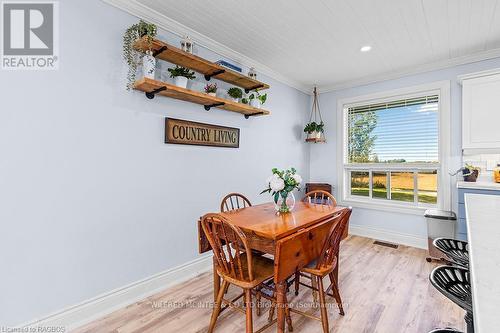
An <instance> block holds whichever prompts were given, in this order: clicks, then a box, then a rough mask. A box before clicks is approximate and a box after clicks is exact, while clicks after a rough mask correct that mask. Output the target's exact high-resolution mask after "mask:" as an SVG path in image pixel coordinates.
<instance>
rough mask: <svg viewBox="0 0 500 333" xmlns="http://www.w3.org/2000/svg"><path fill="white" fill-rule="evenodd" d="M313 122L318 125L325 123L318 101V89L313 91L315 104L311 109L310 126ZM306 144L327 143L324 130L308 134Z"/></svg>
mask: <svg viewBox="0 0 500 333" xmlns="http://www.w3.org/2000/svg"><path fill="white" fill-rule="evenodd" d="M318 120H319V121H318ZM313 121H314V122H315V123H316V124H318V125H319V124H322V123H323V118H321V110H320V108H319V99H318V92H317V89H316V87H314V90H313V103H312V109H311V116H309V122H308V124H310V123H311V122H313ZM306 142H312V143H323V142H326V140H325V133H324V130H322V131H314V132H312V133H310V134H309V133H308V134H307V138H306Z"/></svg>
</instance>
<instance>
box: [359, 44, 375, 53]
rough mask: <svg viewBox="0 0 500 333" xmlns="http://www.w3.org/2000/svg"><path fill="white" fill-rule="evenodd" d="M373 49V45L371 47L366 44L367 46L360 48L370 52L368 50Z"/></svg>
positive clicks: (362, 50)
mask: <svg viewBox="0 0 500 333" xmlns="http://www.w3.org/2000/svg"><path fill="white" fill-rule="evenodd" d="M371 49H372V47H371V46H370V45H365V46H363V47H362V48H361V49H360V51H361V52H368V51H370V50H371Z"/></svg>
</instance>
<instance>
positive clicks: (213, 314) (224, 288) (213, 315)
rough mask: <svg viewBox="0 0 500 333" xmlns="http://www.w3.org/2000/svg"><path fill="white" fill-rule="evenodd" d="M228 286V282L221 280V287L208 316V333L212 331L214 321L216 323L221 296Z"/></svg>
mask: <svg viewBox="0 0 500 333" xmlns="http://www.w3.org/2000/svg"><path fill="white" fill-rule="evenodd" d="M228 287H229V282H227V281H226V280H222V287H221V288H220V289H219V294H218V295H217V300H216V302H215V306H214V309H213V310H212V318H210V325H209V326H208V333H212V332H213V331H214V327H215V323H217V318H218V317H219V313H220V309H221V306H222V298H223V297H224V294H225V292H226V290H227V288H228Z"/></svg>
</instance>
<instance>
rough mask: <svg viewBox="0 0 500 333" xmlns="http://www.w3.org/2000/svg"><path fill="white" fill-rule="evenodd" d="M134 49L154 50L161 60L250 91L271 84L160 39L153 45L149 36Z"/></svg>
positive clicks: (140, 50)
mask: <svg viewBox="0 0 500 333" xmlns="http://www.w3.org/2000/svg"><path fill="white" fill-rule="evenodd" d="M134 49H135V50H137V51H139V52H143V53H145V52H146V51H148V50H151V51H152V52H153V55H154V56H155V57H156V58H158V59H161V60H165V61H168V62H171V63H173V64H176V65H179V66H182V67H186V68H189V69H191V70H193V71H196V72H198V73H201V74H203V75H205V79H207V80H210V78H212V77H213V78H215V79H217V80H222V81H224V82H227V83H230V84H233V85H235V86H238V87H241V88H243V89H245V92H247V93H248V92H249V91H251V90H254V89H259V90H262V89H268V88H269V85H267V84H265V83H262V82H260V81H257V80H254V79H252V78H250V77H248V76H246V75H243V74H242V73H238V72H235V71H233V70H230V69H228V68H225V67H223V66H220V65H218V64H216V63H213V62H211V61H208V60H206V59H203V58H200V57H198V56H196V55H194V54H191V53H187V52H184V51H182V50H181V49H179V48H177V47H175V46H172V45H170V44H167V43H165V42H162V41H160V40H158V39H153V41H152V43H151V45H150V44H149V43H148V41H147V38H146V37H143V38H141V39H139V40H138V41H137V42H135V44H134Z"/></svg>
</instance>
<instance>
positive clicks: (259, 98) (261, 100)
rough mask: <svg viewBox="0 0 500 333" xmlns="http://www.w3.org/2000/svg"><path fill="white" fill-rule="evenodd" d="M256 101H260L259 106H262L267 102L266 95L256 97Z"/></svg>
mask: <svg viewBox="0 0 500 333" xmlns="http://www.w3.org/2000/svg"><path fill="white" fill-rule="evenodd" d="M257 99H258V100H259V101H260V104H264V103H265V102H266V101H267V94H264V95H260V94H258V95H257Z"/></svg>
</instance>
